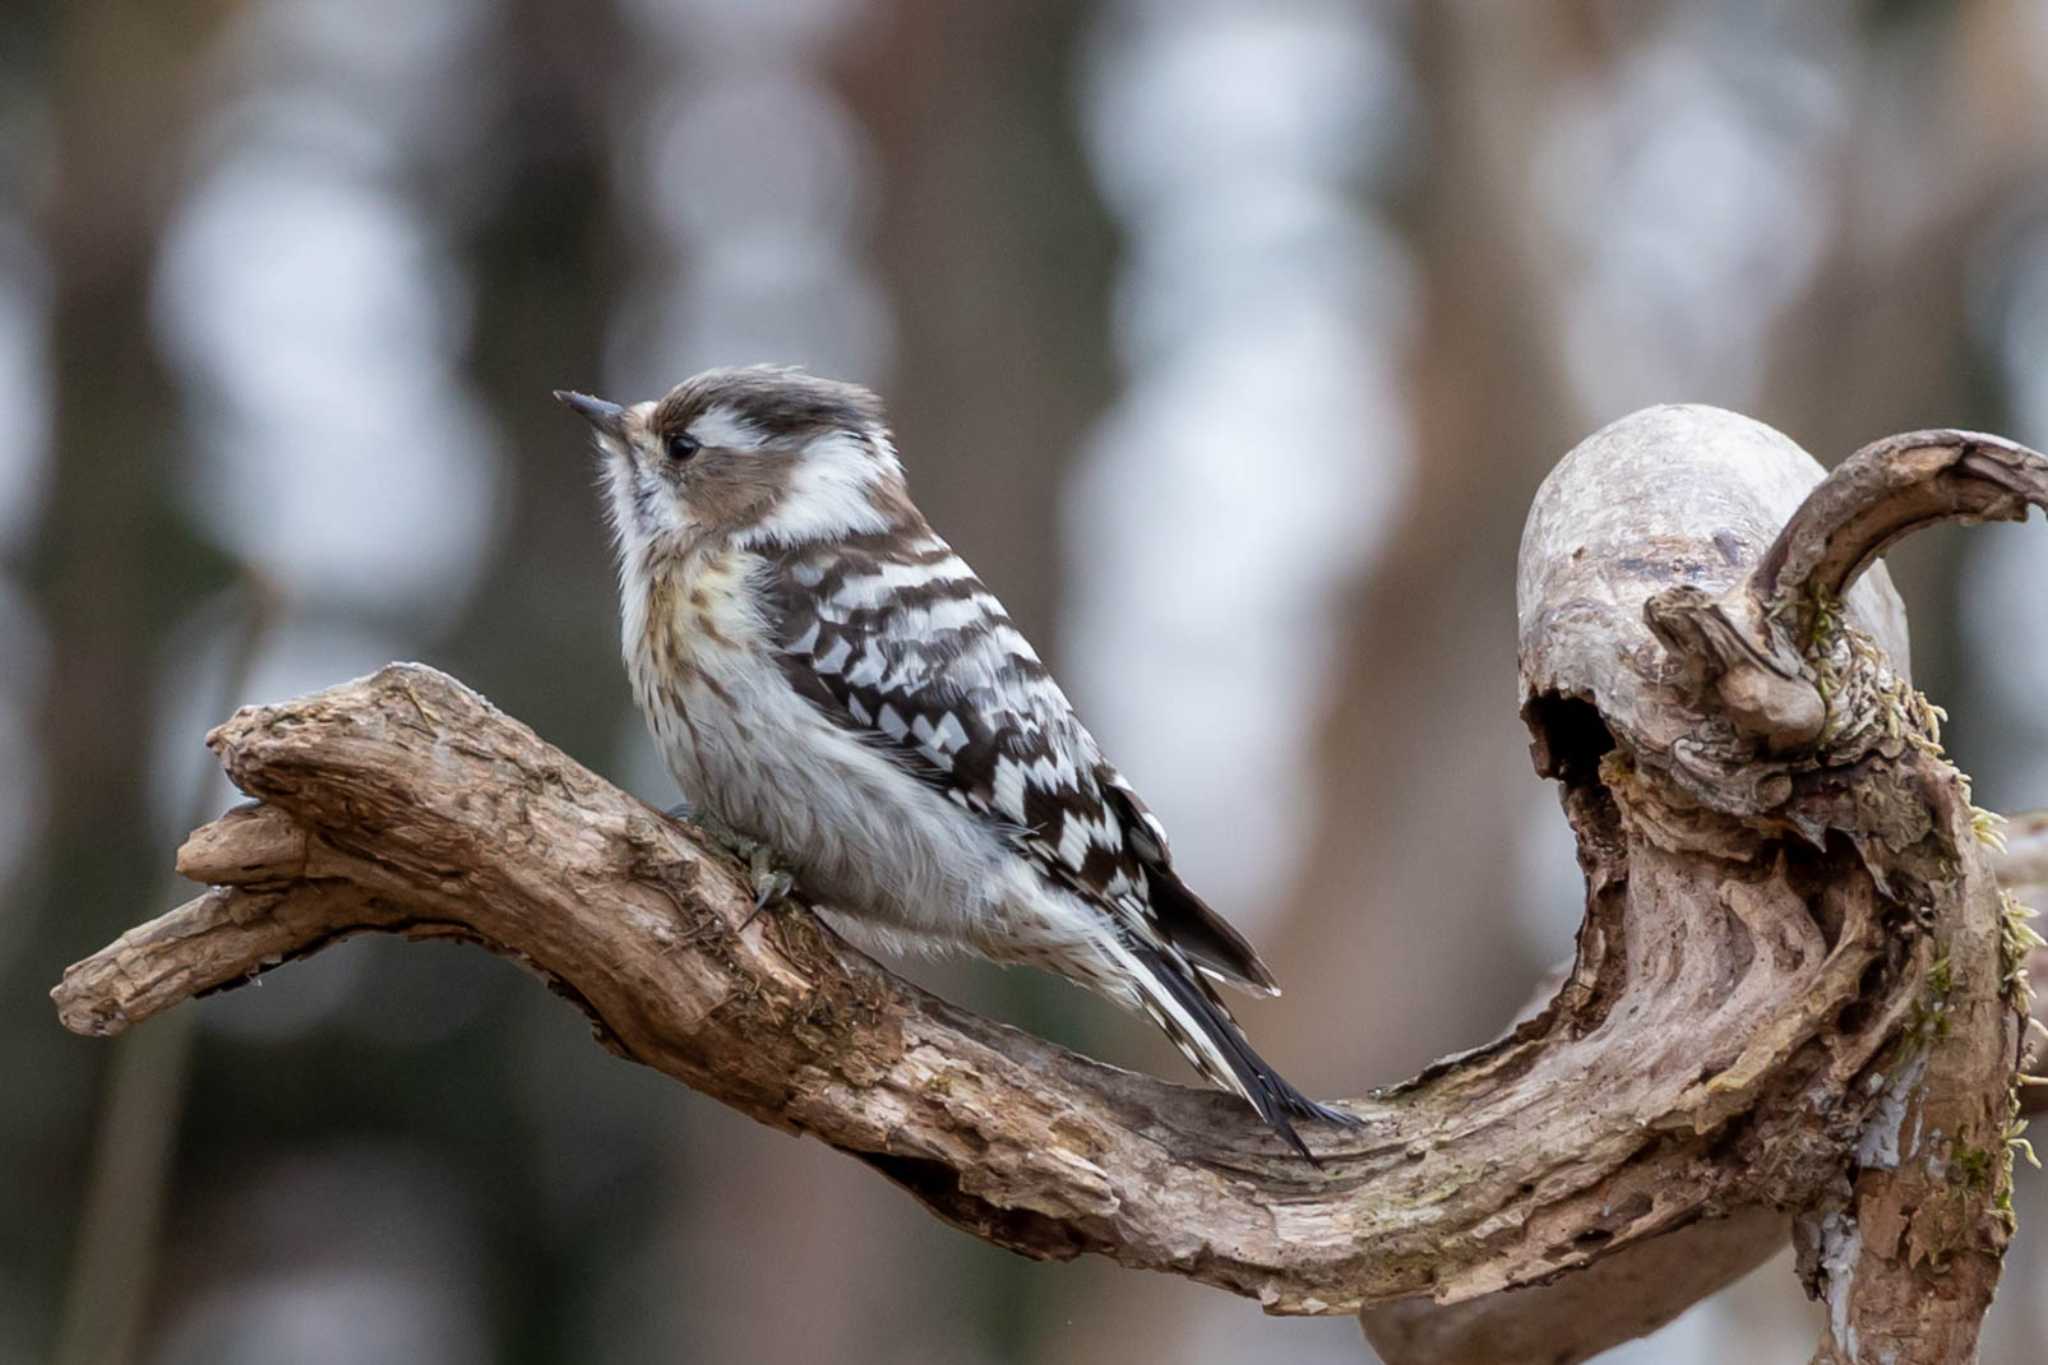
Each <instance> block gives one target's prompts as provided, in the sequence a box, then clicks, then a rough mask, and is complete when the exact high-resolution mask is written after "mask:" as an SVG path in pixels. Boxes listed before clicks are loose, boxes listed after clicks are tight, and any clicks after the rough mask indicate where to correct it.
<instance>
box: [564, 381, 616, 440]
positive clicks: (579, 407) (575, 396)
mask: <svg viewBox="0 0 2048 1365" xmlns="http://www.w3.org/2000/svg"><path fill="white" fill-rule="evenodd" d="M555 401H556V402H557V403H560V404H561V405H562V406H563V407H565V408H567V409H568V410H569V411H571V412H573V413H575V414H576V415H577V416H578V417H581V418H582V419H583V420H584V421H586V422H588V423H590V425H591V426H593V427H595V428H597V430H598V431H599V432H601V433H603V434H604V435H606V436H614V437H621V438H623V437H624V436H625V434H626V410H625V409H624V408H622V407H620V406H619V405H618V404H617V403H607V402H605V401H604V399H602V398H592V397H591V396H590V395H589V394H587V393H577V392H576V391H575V390H573V389H556V390H555Z"/></svg>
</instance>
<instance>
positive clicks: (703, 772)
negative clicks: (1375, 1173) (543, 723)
mask: <svg viewBox="0 0 2048 1365" xmlns="http://www.w3.org/2000/svg"><path fill="white" fill-rule="evenodd" d="M555 396H556V397H557V398H559V399H560V400H561V401H562V402H563V403H565V404H566V405H567V406H568V407H570V408H571V409H573V410H574V411H575V412H576V413H577V414H578V415H580V416H581V417H583V418H584V419H585V420H586V421H588V422H589V423H590V425H591V427H592V428H593V429H594V430H595V431H596V434H597V445H598V448H599V450H600V452H601V454H602V458H603V466H604V473H603V482H604V485H605V488H606V491H607V492H608V494H609V502H610V507H609V511H610V518H611V522H612V527H613V530H614V531H615V532H616V535H617V549H618V558H619V585H620V592H621V595H622V598H623V603H622V605H623V615H624V649H625V657H626V667H627V670H628V672H629V673H630V674H631V678H632V687H633V695H634V698H635V700H636V701H637V702H638V703H639V706H640V709H641V711H642V712H643V713H644V714H645V715H646V718H647V722H648V725H649V727H650V728H651V729H652V730H653V733H654V738H655V740H656V742H657V743H658V744H659V745H660V747H661V752H662V754H663V756H664V757H665V758H666V759H667V761H668V766H669V770H670V771H671V772H673V773H674V774H675V778H676V781H677V782H678V783H679V784H681V786H682V789H683V793H684V795H685V796H687V797H688V798H689V800H690V802H691V804H692V806H693V807H694V809H695V810H696V811H697V812H699V813H701V814H702V815H704V816H708V817H709V818H710V822H715V824H716V825H717V826H722V827H723V828H724V830H726V831H728V832H736V833H737V834H738V835H740V836H744V837H745V838H746V839H750V840H754V841H758V842H759V843H760V844H762V845H765V846H767V847H768V848H771V849H773V850H774V852H775V854H776V855H777V856H778V857H779V858H780V859H782V860H784V861H785V862H786V863H787V864H788V866H789V868H790V869H791V870H792V871H793V872H794V874H795V876H796V877H797V879H798V880H799V881H800V882H801V884H802V885H803V887H804V888H805V890H806V891H807V892H808V893H809V894H810V895H811V896H812V897H815V898H816V899H817V900H818V901H819V902H820V906H821V909H822V910H823V912H824V913H825V915H826V917H827V919H828V920H829V922H830V923H831V924H832V925H833V926H834V927H835V928H836V929H838V930H840V931H841V932H842V933H844V934H845V936H846V937H847V938H849V939H851V940H852V941H853V942H855V943H856V944H859V945H861V946H863V947H869V948H881V949H886V950H890V951H894V952H905V951H910V952H920V951H922V952H947V951H958V950H966V951H969V952H974V953H979V954H981V955H983V956H985V957H988V958H992V959H994V960H995V961H997V962H1002V963H1024V964H1028V965H1030V966H1033V967H1041V968H1044V969H1045V970H1047V971H1051V972H1056V973H1058V974H1059V975H1061V976H1064V977H1066V978H1068V979H1069V980H1071V981H1075V982H1078V983H1080V984H1081V985H1084V986H1087V987H1088V988H1090V989H1092V990H1095V991H1098V992H1100V993H1101V994H1103V995H1105V996H1107V997H1108V998H1109V999H1111V1000H1113V1001H1115V1002H1116V1003H1117V1004H1119V1005H1121V1006H1123V1007H1125V1008H1126V1009H1131V1010H1141V1011H1143V1012H1144V1013H1145V1014H1146V1015H1147V1016H1148V1017H1150V1018H1151V1019H1152V1021H1153V1022H1154V1023H1156V1024H1157V1025H1158V1026H1159V1027H1160V1028H1162V1029H1164V1030H1165V1031H1166V1033H1167V1034H1168V1036H1170V1037H1171V1038H1172V1039H1173V1041H1174V1043H1175V1044H1176V1045H1177V1046H1178V1047H1179V1048H1180V1050H1181V1052H1182V1053H1184V1054H1185V1055H1186V1056H1187V1058H1188V1060H1189V1061H1191V1062H1192V1063H1194V1065H1195V1067H1196V1069H1197V1070H1199V1071H1200V1072H1201V1073H1202V1075H1203V1076H1205V1077H1207V1078H1208V1079H1209V1080H1210V1081H1212V1082H1214V1083H1215V1084H1217V1085H1219V1086H1222V1087H1224V1088H1226V1089H1228V1090H1231V1091H1234V1092H1236V1093H1237V1094H1239V1095H1241V1096H1243V1097H1244V1098H1245V1099H1246V1100H1248V1101H1249V1102H1250V1103H1251V1105H1252V1107H1253V1108H1254V1109H1256V1110H1257V1111H1258V1113H1259V1115H1260V1116H1261V1117H1262V1118H1263V1119H1264V1120H1265V1121H1266V1122H1267V1123H1268V1124H1270V1125H1272V1127H1273V1128H1275V1129H1276V1130H1278V1131H1279V1133H1280V1134H1281V1135H1282V1136H1284V1137H1285V1138H1286V1139H1287V1140H1288V1142H1290V1143H1291V1144H1293V1145H1294V1147H1296V1148H1297V1149H1298V1150H1300V1151H1301V1152H1303V1154H1306V1153H1307V1150H1308V1149H1307V1147H1306V1146H1304V1145H1303V1143H1302V1141H1301V1138H1300V1137H1299V1136H1298V1135H1297V1133H1296V1132H1295V1127H1294V1120H1296V1119H1309V1120H1323V1121H1328V1122H1334V1123H1351V1122H1355V1120H1354V1119H1352V1118H1351V1116H1349V1115H1346V1114H1344V1113H1342V1112H1341V1111H1338V1110H1334V1109H1330V1108H1327V1107H1325V1106H1323V1105H1320V1104H1317V1103H1315V1102H1314V1101H1312V1100H1310V1099H1308V1098H1307V1097H1306V1096H1304V1095H1302V1094H1301V1092H1300V1091H1298V1090H1296V1089H1295V1088H1294V1087H1293V1086H1292V1085H1289V1084H1288V1083H1287V1082H1286V1081H1285V1080H1283V1079H1282V1078H1281V1077H1280V1075H1279V1074H1278V1073H1277V1072H1275V1071H1274V1070H1273V1068H1272V1067H1270V1066H1268V1065H1267V1064H1266V1063H1265V1062H1264V1061H1263V1060H1261V1059H1260V1057H1259V1056H1258V1054H1257V1053H1255V1052H1253V1051H1252V1049H1251V1046H1250V1044H1248V1043H1247V1042H1246V1041H1245V1038H1244V1035H1243V1033H1241V1032H1240V1031H1239V1029H1238V1027H1237V1024H1236V1023H1235V1022H1234V1021H1233V1020H1232V1018H1231V1016H1230V1011H1229V1010H1228V1009H1227V1008H1225V1006H1224V1004H1223V1001H1222V999H1221V998H1220V997H1219V996H1218V994H1217V991H1216V985H1215V983H1218V982H1221V983H1225V984H1228V985H1231V986H1236V987H1238V988H1240V989H1243V990H1246V991H1249V992H1251V993H1253V994H1257V995H1273V994H1277V993H1278V988H1277V986H1276V985H1275V984H1274V981H1273V977H1272V974H1271V973H1270V972H1268V971H1267V969H1266V966H1265V964H1264V963H1262V962H1261V961H1260V960H1259V957H1258V954H1257V953H1256V952H1254V951H1253V950H1252V947H1251V945H1250V944H1249V943H1247V942H1246V941H1245V939H1244V937H1243V936H1242V935H1241V934H1239V933H1238V932H1237V931H1236V930H1235V929H1233V928H1231V926H1230V925H1229V924H1228V923H1226V922H1225V921H1224V920H1223V919H1222V918H1221V917H1220V916H1219V915H1217V914H1216V912H1215V911H1213V910H1211V909H1210V908H1209V907H1208V906H1207V905H1206V904H1204V903H1203V901H1202V900H1201V898H1200V897H1198V896H1197V895H1195V893H1194V892H1193V891H1191V890H1189V889H1188V887H1187V885H1186V883H1184V882H1183V881H1182V880H1181V879H1180V876H1179V874H1178V873H1176V872H1175V871H1174V868H1173V862H1172V858H1171V856H1170V855H1169V853H1168V851H1167V845H1166V833H1165V831H1164V830H1163V829H1162V828H1161V827H1160V823H1159V821H1158V820H1157V819H1156V818H1155V817H1154V816H1153V815H1152V813H1151V812H1150V811H1148V810H1147V809H1146V808H1145V805H1144V803H1143V802H1141V801H1140V800H1139V799H1138V796H1137V793H1136V792H1134V791H1132V790H1131V788H1130V785H1129V784H1128V783H1127V782H1125V780H1124V778H1123V775H1122V774H1121V773H1119V772H1118V771H1117V770H1116V769H1115V768H1114V767H1112V766H1110V764H1109V762H1108V761H1107V760H1106V759H1105V758H1103V756H1102V752H1101V750H1100V749H1098V748H1097V747H1096V743H1095V740H1094V738H1093V737H1092V736H1091V735H1090V734H1089V733H1088V731H1087V729H1086V728H1084V727H1083V726H1082V724H1081V722H1080V720H1079V719H1078V718H1077V717H1076V716H1075V715H1074V711H1073V708H1072V706H1070V705H1069V704H1068V702H1067V698H1066V696H1065V694H1063V693H1062V692H1061V691H1060V688H1059V685H1058V684H1057V683H1055V682H1054V681H1053V679H1052V676H1051V675H1050V674H1049V673H1048V672H1047V671H1046V668H1045V665H1044V664H1043V663H1041V662H1040V661H1039V657H1038V654H1037V652H1036V651H1035V650H1033V649H1032V647H1031V644H1030V642H1029V641H1027V640H1026V639H1025V638H1024V636H1023V635H1022V634H1020V633H1019V632H1018V630H1017V628H1016V627H1015V626H1013V625H1011V624H1010V618H1009V616H1008V615H1007V614H1006V613H1005V612H1004V610H1003V605H1002V603H1000V602H998V601H997V600H996V598H995V596H994V595H993V594H992V593H990V592H989V590H988V589H987V588H985V587H983V586H982V584H981V581H980V580H979V579H978V578H976V577H975V575H974V570H972V569H971V568H969V567H968V566H967V564H966V562H965V561H964V560H962V559H961V558H960V556H959V555H957V554H955V553H954V552H953V550H952V548H951V547H950V546H948V545H947V544H946V542H945V541H943V540H941V539H940V538H939V537H938V535H937V534H936V533H935V532H934V531H933V530H932V528H931V527H930V525H928V524H927V523H926V521H925V519H924V516H923V515H922V514H921V513H920V512H919V511H918V510H917V507H916V505H915V504H914V503H912V502H911V500H910V493H909V490H908V488H907V487H906V485H905V483H904V477H903V468H902V466H901V464H899V463H898V461H897V457H896V450H895V446H894V444H893V442H892V440H891V437H890V432H889V428H888V426H887V424H886V423H885V421H884V419H883V414H882V407H881V403H880V402H879V400H877V399H876V397H875V396H874V395H873V394H872V393H869V392H868V391H867V390H865V389H862V388H858V387H856V386H854V385H851V384H841V383H834V382H831V381H829V380H823V379H817V378H813V377H811V376H809V375H805V374H802V373H800V372H797V371H793V370H785V369H775V368H767V367H757V368H749V369H721V370H709V371H706V372H705V373H703V374H700V375H697V376H696V377H695V378H692V379H689V380H686V381H685V382H683V383H682V384H679V385H677V386H676V387H675V388H674V389H672V390H670V391H669V393H668V394H667V395H666V396H665V397H663V398H661V399H659V400H658V401H652V402H644V403H636V404H633V405H632V406H630V407H622V406H619V405H617V404H614V403H608V402H604V401H602V400H599V399H595V398H590V397H587V396H585V395H583V394H577V393H557V394H556V395H555Z"/></svg>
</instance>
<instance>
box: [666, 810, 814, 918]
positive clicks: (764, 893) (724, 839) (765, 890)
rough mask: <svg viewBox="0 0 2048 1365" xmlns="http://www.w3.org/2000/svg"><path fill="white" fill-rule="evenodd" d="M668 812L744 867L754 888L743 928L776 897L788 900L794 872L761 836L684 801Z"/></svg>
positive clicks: (758, 916) (794, 883)
mask: <svg viewBox="0 0 2048 1365" xmlns="http://www.w3.org/2000/svg"><path fill="white" fill-rule="evenodd" d="M668 814H669V816H670V817H671V818H672V819H676V820H684V821H688V822H689V823H690V824H692V825H695V826H696V827H697V828H698V829H700V830H702V831H703V832H704V834H705V835H706V836H708V837H709V838H710V840H711V841H712V842H713V843H715V844H717V845H718V846H719V847H720V848H722V849H724V850H725V851H726V852H727V853H730V854H732V856H733V857H735V858H737V859H739V861H740V865H741V866H743V867H744V868H746V870H747V883H748V885H750V886H751V887H753V889H754V909H753V911H752V913H750V914H749V915H748V916H747V917H746V919H745V920H743V921H742V922H741V923H740V929H741V930H742V931H743V932H744V931H745V930H746V929H747V928H748V927H749V926H751V925H752V924H753V922H754V921H755V920H757V919H759V918H760V916H761V912H762V911H763V910H766V909H767V908H768V907H769V906H771V905H774V904H775V903H776V902H778V901H783V900H787V899H788V898H789V894H790V893H791V892H792V891H794V890H796V874H795V873H793V872H791V871H790V870H789V869H788V868H787V867H785V866H783V864H782V861H781V859H779V858H778V857H777V856H776V853H775V850H774V849H773V848H770V847H769V846H768V845H767V844H765V843H763V842H762V841H761V840H759V839H756V838H754V837H753V836H752V835H748V834H742V833H740V832H739V831H738V830H736V829H734V828H733V827H732V826H731V825H728V824H726V823H725V822H724V821H723V820H720V819H719V818H717V817H716V816H714V815H712V814H710V813H709V812H708V811H699V810H693V809H691V807H690V805H689V803H687V802H685V803H683V804H681V805H677V806H671V807H670V808H669V810H668Z"/></svg>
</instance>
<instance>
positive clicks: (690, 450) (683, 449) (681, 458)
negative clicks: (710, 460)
mask: <svg viewBox="0 0 2048 1365" xmlns="http://www.w3.org/2000/svg"><path fill="white" fill-rule="evenodd" d="M703 448H704V444H703V442H701V441H699V440H698V439H697V438H696V437H694V436H692V435H690V433H689V432H687V431H679V432H677V433H676V434H675V435H673V436H671V437H669V438H668V457H669V459H670V460H672V461H674V462H675V463H676V464H683V463H684V462H686V461H687V460H688V459H689V458H690V457H691V456H692V455H695V454H696V453H697V452H698V451H699V450H702V449H703Z"/></svg>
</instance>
